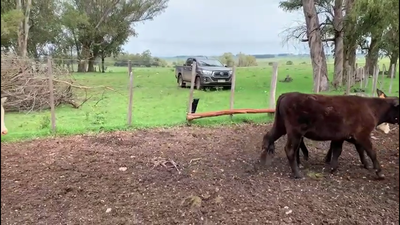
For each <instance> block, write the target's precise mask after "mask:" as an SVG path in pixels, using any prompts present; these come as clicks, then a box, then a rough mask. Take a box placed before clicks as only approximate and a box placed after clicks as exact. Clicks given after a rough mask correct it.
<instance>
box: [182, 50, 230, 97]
mask: <svg viewBox="0 0 400 225" xmlns="http://www.w3.org/2000/svg"><path fill="white" fill-rule="evenodd" d="M193 63H196V77H195V88H196V89H198V90H199V89H202V88H206V87H224V88H230V87H231V85H232V68H229V67H226V66H225V65H224V64H222V63H221V62H220V61H219V60H217V59H209V58H207V57H189V58H187V60H186V62H185V63H184V65H183V66H177V67H176V69H175V77H176V78H177V83H178V85H179V86H180V87H185V86H186V84H189V85H190V83H191V79H192V64H193Z"/></svg>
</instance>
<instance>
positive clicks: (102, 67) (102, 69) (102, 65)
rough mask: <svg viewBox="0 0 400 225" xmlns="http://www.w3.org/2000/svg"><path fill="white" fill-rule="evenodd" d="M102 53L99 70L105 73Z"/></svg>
mask: <svg viewBox="0 0 400 225" xmlns="http://www.w3.org/2000/svg"><path fill="white" fill-rule="evenodd" d="M104 58H105V57H104V55H102V56H101V72H102V73H105V72H106V70H105V69H104V68H105V67H104Z"/></svg>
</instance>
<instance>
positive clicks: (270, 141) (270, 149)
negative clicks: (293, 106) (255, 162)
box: [260, 124, 286, 165]
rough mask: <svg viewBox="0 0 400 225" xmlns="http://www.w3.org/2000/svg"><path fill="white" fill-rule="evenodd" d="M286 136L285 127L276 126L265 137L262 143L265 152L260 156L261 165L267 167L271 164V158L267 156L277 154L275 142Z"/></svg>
mask: <svg viewBox="0 0 400 225" xmlns="http://www.w3.org/2000/svg"><path fill="white" fill-rule="evenodd" d="M285 134H286V129H285V127H284V126H276V125H275V124H274V126H273V127H272V129H271V130H270V131H269V132H267V133H266V134H265V135H264V137H263V143H262V149H263V152H262V153H261V156H260V162H261V164H264V165H265V164H269V163H270V162H271V157H268V158H267V156H268V155H269V154H274V153H275V141H276V140H278V139H279V138H280V137H282V136H283V135H285Z"/></svg>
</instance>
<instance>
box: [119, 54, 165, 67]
mask: <svg viewBox="0 0 400 225" xmlns="http://www.w3.org/2000/svg"><path fill="white" fill-rule="evenodd" d="M129 60H130V61H131V64H132V66H134V67H166V66H168V63H167V62H166V61H165V60H163V59H160V58H158V57H153V56H152V55H151V52H150V51H149V50H146V51H144V52H142V53H141V54H139V53H137V54H128V53H122V54H120V55H118V56H117V57H115V58H114V59H113V61H114V64H113V65H114V66H124V67H125V66H128V62H129Z"/></svg>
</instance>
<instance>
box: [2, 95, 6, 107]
mask: <svg viewBox="0 0 400 225" xmlns="http://www.w3.org/2000/svg"><path fill="white" fill-rule="evenodd" d="M6 101H7V97H3V98H1V105H3V104H4V102H6Z"/></svg>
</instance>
